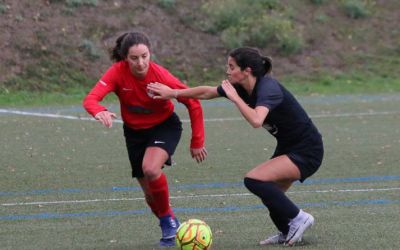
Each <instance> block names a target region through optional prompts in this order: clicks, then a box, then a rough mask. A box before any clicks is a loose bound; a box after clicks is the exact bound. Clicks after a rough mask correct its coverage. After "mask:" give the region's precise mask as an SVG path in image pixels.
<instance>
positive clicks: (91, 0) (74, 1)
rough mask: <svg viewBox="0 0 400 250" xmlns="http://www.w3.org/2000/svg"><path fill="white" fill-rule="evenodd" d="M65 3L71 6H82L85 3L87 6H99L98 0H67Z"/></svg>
mask: <svg viewBox="0 0 400 250" xmlns="http://www.w3.org/2000/svg"><path fill="white" fill-rule="evenodd" d="M65 3H66V4H67V6H69V7H80V6H83V5H87V6H97V4H98V1H97V0H66V1H65Z"/></svg>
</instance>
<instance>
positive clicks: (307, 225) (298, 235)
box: [285, 214, 314, 247]
mask: <svg viewBox="0 0 400 250" xmlns="http://www.w3.org/2000/svg"><path fill="white" fill-rule="evenodd" d="M313 224H314V217H313V216H312V215H311V214H310V215H309V217H308V218H307V220H306V221H305V222H304V226H303V227H299V229H297V231H296V233H295V234H294V235H293V237H292V238H291V239H290V240H288V241H286V243H285V245H287V246H290V247H291V246H294V245H295V244H296V243H298V242H300V241H301V240H300V239H302V236H303V234H304V232H305V231H306V230H307V229H308V228H310V227H311V226H312V225H313Z"/></svg>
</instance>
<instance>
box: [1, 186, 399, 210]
mask: <svg viewBox="0 0 400 250" xmlns="http://www.w3.org/2000/svg"><path fill="white" fill-rule="evenodd" d="M393 190H400V187H394V188H366V189H327V190H309V191H292V192H287V194H302V193H350V192H382V191H393ZM233 196H235V197H246V196H253V194H251V193H236V194H202V195H183V196H171V197H170V199H194V198H195V199H201V198H206V199H209V198H225V197H233ZM143 200H144V198H142V197H141V198H115V199H92V200H69V201H35V202H16V203H3V204H1V206H3V207H11V206H32V205H37V206H43V205H54V204H78V203H95V202H110V201H143Z"/></svg>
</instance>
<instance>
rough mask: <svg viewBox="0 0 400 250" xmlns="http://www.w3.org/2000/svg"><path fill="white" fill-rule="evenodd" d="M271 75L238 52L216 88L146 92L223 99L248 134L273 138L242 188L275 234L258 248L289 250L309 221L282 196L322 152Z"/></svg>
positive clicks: (264, 61)
mask: <svg viewBox="0 0 400 250" xmlns="http://www.w3.org/2000/svg"><path fill="white" fill-rule="evenodd" d="M271 69H272V62H271V59H270V58H268V57H265V56H262V55H261V54H260V53H259V51H258V50H256V49H254V48H249V47H243V48H237V49H234V50H233V51H231V52H230V53H229V56H228V65H227V72H226V73H227V75H228V79H227V80H224V81H222V84H221V85H219V86H217V87H211V86H198V87H193V88H189V89H179V90H178V89H171V88H169V87H168V86H166V85H163V84H161V83H152V84H149V85H148V89H149V90H151V91H153V92H155V93H156V95H155V96H154V97H153V98H155V99H171V98H177V97H178V96H179V97H187V98H197V99H213V98H217V97H226V98H228V99H229V100H231V101H232V102H233V103H234V104H235V105H236V107H237V108H238V109H239V111H240V112H241V114H242V115H243V117H244V118H245V119H246V120H247V121H248V122H249V123H250V124H251V125H252V126H253V127H254V128H259V127H264V128H265V129H266V130H268V132H269V133H270V134H272V135H273V136H274V137H275V138H276V140H277V146H276V149H275V152H274V154H273V155H272V157H271V158H270V159H269V160H267V161H265V162H263V163H261V164H259V165H258V166H256V167H255V168H253V169H252V170H250V171H249V172H248V173H247V174H246V176H245V178H244V185H245V186H246V187H247V189H249V190H250V191H251V192H252V193H253V194H255V195H256V196H258V197H259V198H260V199H261V201H262V203H263V204H264V205H265V206H266V207H267V208H268V210H269V215H270V217H271V219H272V221H273V222H274V224H275V226H276V227H277V229H278V230H279V232H278V233H277V234H276V235H273V236H271V237H267V238H266V239H265V240H262V241H261V242H260V244H261V245H273V244H285V245H289V246H293V245H294V244H296V243H298V242H300V241H301V240H302V236H303V234H304V232H305V231H306V230H307V229H308V228H309V227H310V226H312V225H313V223H314V217H313V216H312V215H311V214H309V213H306V212H304V211H303V210H302V209H299V208H298V207H297V206H296V205H295V204H294V203H293V202H292V201H291V200H290V199H289V198H288V197H287V196H286V195H285V192H286V191H287V190H288V189H289V188H290V186H291V185H292V183H293V182H295V181H300V182H303V181H304V180H305V179H306V178H308V177H310V176H311V175H312V174H314V173H315V172H316V171H317V170H318V168H319V166H320V165H321V162H322V158H323V154H324V149H323V143H322V137H321V135H320V133H319V132H318V129H317V128H316V127H315V125H314V124H313V122H312V121H311V119H310V118H309V116H308V115H307V113H306V112H305V111H304V109H303V108H302V107H301V105H300V104H299V103H298V102H297V101H296V99H295V98H294V96H293V95H292V94H291V93H290V92H289V91H288V90H286V89H285V88H284V87H283V86H282V85H281V84H280V83H279V82H278V81H277V80H275V79H274V78H272V77H271V76H270V74H269V73H270V72H271Z"/></svg>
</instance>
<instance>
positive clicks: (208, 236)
mask: <svg viewBox="0 0 400 250" xmlns="http://www.w3.org/2000/svg"><path fill="white" fill-rule="evenodd" d="M211 244H212V232H211V229H210V227H209V226H208V225H207V224H206V223H205V222H204V221H202V220H198V219H190V220H187V221H185V222H183V223H182V224H181V225H180V226H179V228H178V230H177V231H176V245H177V247H178V249H181V250H209V249H211Z"/></svg>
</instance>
